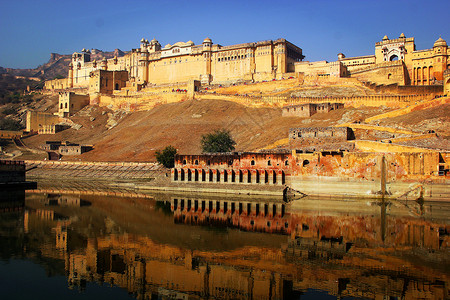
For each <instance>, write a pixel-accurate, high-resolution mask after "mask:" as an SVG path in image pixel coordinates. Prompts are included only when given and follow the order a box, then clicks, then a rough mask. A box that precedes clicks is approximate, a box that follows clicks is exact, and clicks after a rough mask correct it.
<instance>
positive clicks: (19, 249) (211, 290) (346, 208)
mask: <svg viewBox="0 0 450 300" xmlns="http://www.w3.org/2000/svg"><path fill="white" fill-rule="evenodd" d="M41 188H43V189H45V191H43V192H39V191H38V192H33V193H28V192H27V193H21V192H17V193H6V192H2V197H0V201H1V202H0V212H1V213H0V253H1V257H0V291H2V295H1V298H2V299H80V298H86V299H107V298H109V299H336V298H345V299H360V298H362V299H448V297H449V290H450V279H449V278H450V256H449V243H450V237H449V235H448V233H449V231H450V214H449V212H450V204H446V203H425V204H424V205H420V204H418V203H416V202H415V201H411V200H410V201H393V202H390V203H387V204H379V203H376V202H371V201H366V200H364V201H362V200H360V201H333V199H322V200H320V201H318V200H314V199H303V200H300V201H297V202H294V203H292V204H287V205H284V204H282V203H281V202H280V201H279V199H273V198H272V199H271V198H265V199H263V198H257V197H236V196H219V197H214V196H205V197H201V196H199V195H182V194H178V195H177V194H155V195H151V196H152V197H148V196H147V197H144V196H145V195H137V194H132V195H130V194H126V193H128V191H123V190H122V191H116V195H112V193H111V192H112V190H108V189H107V188H105V187H103V188H102V187H100V188H99V187H97V188H96V193H97V194H91V191H92V190H93V189H94V186H88V185H79V186H76V187H74V186H70V187H64V186H59V187H58V188H57V189H56V190H50V188H51V187H49V186H44V187H42V186H41ZM69 192H70V193H69ZM123 193H124V194H123Z"/></svg>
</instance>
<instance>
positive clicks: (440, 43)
mask: <svg viewBox="0 0 450 300" xmlns="http://www.w3.org/2000/svg"><path fill="white" fill-rule="evenodd" d="M442 46H443V47H447V42H446V41H445V40H444V39H443V38H441V37H439V38H438V39H437V41H436V42H434V45H433V47H442Z"/></svg>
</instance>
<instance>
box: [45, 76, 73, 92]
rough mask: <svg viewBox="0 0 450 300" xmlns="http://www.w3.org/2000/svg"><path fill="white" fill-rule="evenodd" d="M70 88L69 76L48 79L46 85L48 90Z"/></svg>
mask: <svg viewBox="0 0 450 300" xmlns="http://www.w3.org/2000/svg"><path fill="white" fill-rule="evenodd" d="M68 88H70V86H69V81H68V79H67V78H62V79H53V80H47V81H46V82H45V85H44V89H46V90H63V89H68Z"/></svg>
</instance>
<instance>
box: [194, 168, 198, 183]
mask: <svg viewBox="0 0 450 300" xmlns="http://www.w3.org/2000/svg"><path fill="white" fill-rule="evenodd" d="M194 181H198V170H197V169H195V170H194Z"/></svg>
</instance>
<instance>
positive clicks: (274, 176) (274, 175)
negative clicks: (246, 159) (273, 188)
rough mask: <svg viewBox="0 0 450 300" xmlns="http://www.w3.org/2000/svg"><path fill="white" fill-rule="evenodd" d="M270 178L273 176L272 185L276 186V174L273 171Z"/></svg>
mask: <svg viewBox="0 0 450 300" xmlns="http://www.w3.org/2000/svg"><path fill="white" fill-rule="evenodd" d="M272 176H273V177H272V179H273V181H272V183H273V184H276V183H277V172H276V171H275V170H273V171H272Z"/></svg>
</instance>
